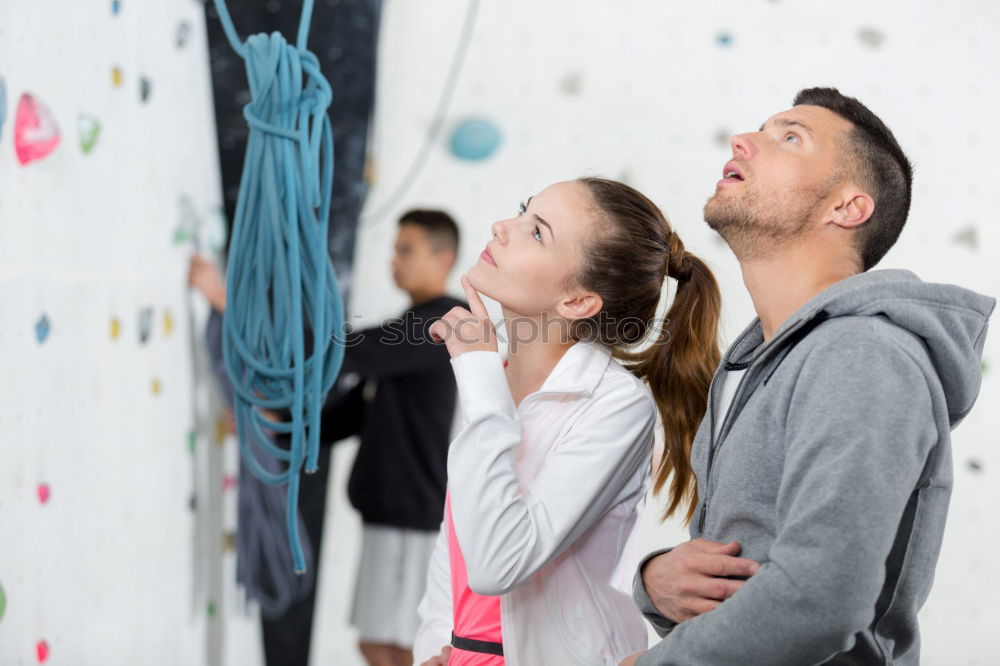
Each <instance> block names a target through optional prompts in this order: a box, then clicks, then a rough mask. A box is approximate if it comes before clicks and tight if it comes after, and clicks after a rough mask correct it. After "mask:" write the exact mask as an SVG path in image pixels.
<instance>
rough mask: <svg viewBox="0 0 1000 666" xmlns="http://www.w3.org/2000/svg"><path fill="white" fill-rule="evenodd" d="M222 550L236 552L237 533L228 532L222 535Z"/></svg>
mask: <svg viewBox="0 0 1000 666" xmlns="http://www.w3.org/2000/svg"><path fill="white" fill-rule="evenodd" d="M222 550H223V551H224V552H226V553H231V552H233V551H235V550H236V533H235V532H226V533H225V534H223V535H222Z"/></svg>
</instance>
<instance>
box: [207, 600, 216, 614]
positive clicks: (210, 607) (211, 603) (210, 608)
mask: <svg viewBox="0 0 1000 666" xmlns="http://www.w3.org/2000/svg"><path fill="white" fill-rule="evenodd" d="M208 616H209V617H215V602H214V601H209V602H208Z"/></svg>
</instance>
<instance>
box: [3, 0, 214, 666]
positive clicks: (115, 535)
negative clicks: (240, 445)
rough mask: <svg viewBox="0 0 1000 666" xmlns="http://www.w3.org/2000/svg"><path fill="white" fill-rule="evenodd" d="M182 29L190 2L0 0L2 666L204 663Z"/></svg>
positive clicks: (205, 142)
mask: <svg viewBox="0 0 1000 666" xmlns="http://www.w3.org/2000/svg"><path fill="white" fill-rule="evenodd" d="M203 23H204V21H203V8H202V6H201V4H199V3H197V2H195V1H194V0H183V1H180V2H171V1H168V0H159V1H157V2H148V1H146V2H132V1H130V0H101V1H94V2H87V3H78V2H71V1H70V0H59V1H56V0H44V1H42V2H30V3H26V2H4V3H0V368H3V376H4V380H3V382H0V544H2V545H0V663H3V664H35V663H52V664H125V663H134V664H198V663H203V662H205V661H206V659H207V656H208V655H207V647H206V646H207V642H208V638H209V637H210V635H211V629H210V625H211V622H210V621H209V619H210V618H211V617H212V616H214V615H215V614H216V607H215V605H216V604H217V603H218V601H216V600H215V599H214V598H213V594H214V593H213V590H212V588H211V586H210V583H212V582H213V581H214V583H212V584H217V583H218V580H219V579H220V577H221V572H220V571H218V570H217V571H216V572H215V573H214V574H213V573H212V571H210V570H209V569H208V568H207V565H206V563H208V562H211V561H216V562H218V563H219V564H218V565H217V567H216V569H218V568H219V567H221V555H219V553H220V551H221V550H222V548H223V546H224V544H223V542H222V529H221V527H220V526H218V525H216V527H215V529H214V531H215V534H216V535H217V537H216V539H215V540H214V541H212V543H211V544H209V543H207V542H206V541H205V539H204V538H202V537H199V536H198V535H199V531H204V529H205V528H206V527H207V523H205V521H206V520H208V519H209V514H207V513H205V511H206V510H207V508H208V507H210V506H211V501H210V497H209V496H208V494H207V492H204V491H207V490H209V489H212V488H214V489H215V490H216V494H217V495H219V494H220V493H221V492H222V491H221V485H222V478H221V477H222V476H223V473H222V463H223V461H222V458H221V456H219V455H216V456H215V460H214V462H212V463H211V464H212V465H215V469H214V477H213V479H212V480H209V479H208V477H207V475H208V474H209V472H210V461H209V457H208V455H207V454H203V453H202V452H203V451H209V450H211V447H213V446H214V445H213V444H212V443H211V442H212V440H213V438H214V435H213V433H214V430H215V426H214V420H213V417H212V412H211V400H212V397H211V395H210V394H209V393H208V389H207V385H206V384H205V382H204V380H203V379H201V372H200V370H199V369H198V366H197V365H196V359H195V357H194V356H193V354H192V351H193V348H199V349H200V347H201V345H200V344H197V345H194V346H193V344H192V338H193V337H194V336H195V335H200V333H196V332H195V330H196V329H197V328H199V327H200V326H201V322H202V321H203V320H204V316H205V314H206V313H205V311H204V306H203V305H202V304H201V303H200V302H198V301H197V300H196V299H194V298H193V297H192V296H191V295H190V294H189V292H188V290H187V288H186V280H187V275H186V272H187V259H188V256H189V254H190V253H191V252H192V251H193V250H194V249H196V248H197V249H200V250H201V251H202V252H204V253H206V254H212V253H213V252H215V251H217V250H218V249H219V247H220V246H221V244H222V242H224V239H225V229H224V224H223V216H222V214H221V206H220V203H221V202H220V188H219V182H218V176H217V169H218V167H217V159H216V153H215V138H214V128H213V124H212V110H211V98H210V88H209V79H208V76H209V72H208V67H207V65H206V62H207V54H206V45H205V42H206V39H205V32H204V25H203ZM196 404H197V405H198V407H197V408H196ZM215 477H217V478H215ZM199 488H201V489H202V490H203V492H202V493H199V492H198V491H199ZM199 495H200V496H199ZM199 502H200V504H199ZM199 511H201V517H199V513H198V512H199ZM221 511H222V507H221V504H219V502H218V497H217V498H216V508H215V513H216V514H218V515H217V517H216V518H215V519H214V520H215V521H216V522H217V523H218V522H219V521H221ZM213 553H214V554H215V555H216V558H215V560H213V559H212V557H211V555H212V554H213Z"/></svg>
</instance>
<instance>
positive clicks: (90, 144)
mask: <svg viewBox="0 0 1000 666" xmlns="http://www.w3.org/2000/svg"><path fill="white" fill-rule="evenodd" d="M76 129H77V131H78V132H79V133H80V149H81V150H82V151H83V154H84V155H86V154H87V153H89V152H90V151H91V150H93V149H94V145H95V144H96V143H97V136H98V135H99V134H100V133H101V121H100V120H98V119H97V118H95V117H94V116H92V115H90V114H87V113H81V114H80V115H78V116H77V117H76Z"/></svg>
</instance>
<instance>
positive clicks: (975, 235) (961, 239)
mask: <svg viewBox="0 0 1000 666" xmlns="http://www.w3.org/2000/svg"><path fill="white" fill-rule="evenodd" d="M951 242H953V243H955V245H964V246H966V247H967V248H969V249H970V250H977V249H979V232H978V231H977V230H976V228H975V227H967V228H965V229H963V230H962V231H959V232H958V233H957V234H955V235H953V236H952V237H951Z"/></svg>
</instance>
